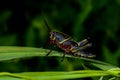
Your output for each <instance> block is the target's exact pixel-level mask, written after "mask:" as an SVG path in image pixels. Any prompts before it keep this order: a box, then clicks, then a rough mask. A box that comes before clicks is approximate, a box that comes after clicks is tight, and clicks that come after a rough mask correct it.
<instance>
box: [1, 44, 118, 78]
mask: <svg viewBox="0 0 120 80" xmlns="http://www.w3.org/2000/svg"><path fill="white" fill-rule="evenodd" d="M46 51H48V50H46V49H39V48H32V47H9V46H4V47H0V61H5V60H13V59H20V58H27V57H33V56H41V57H42V56H43V57H46V56H45V54H46ZM59 54H61V53H59V52H56V51H53V53H52V55H50V56H58V57H60V55H59ZM66 57H71V58H77V60H85V61H87V62H89V63H90V64H92V65H93V66H95V67H98V68H100V69H101V70H77V71H68V72H67V71H46V72H22V73H8V72H1V73H0V79H5V80H10V79H11V80H12V79H13V80H41V79H42V80H50V79H51V80H56V79H57V80H58V79H75V78H85V77H95V76H111V75H112V76H116V77H120V75H119V74H120V68H118V67H116V66H112V65H110V64H108V63H104V62H101V61H97V60H92V59H87V58H78V57H72V56H69V55H66Z"/></svg>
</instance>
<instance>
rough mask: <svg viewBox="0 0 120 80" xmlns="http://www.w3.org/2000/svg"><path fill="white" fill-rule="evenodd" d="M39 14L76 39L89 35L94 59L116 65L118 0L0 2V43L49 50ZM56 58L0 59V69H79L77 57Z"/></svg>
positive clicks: (119, 29)
mask: <svg viewBox="0 0 120 80" xmlns="http://www.w3.org/2000/svg"><path fill="white" fill-rule="evenodd" d="M41 16H44V17H45V19H46V20H47V22H48V24H49V25H50V27H51V28H52V29H55V30H58V31H61V32H63V33H66V34H68V35H70V36H72V38H73V39H75V40H76V41H80V40H82V39H85V38H88V37H90V38H91V42H92V43H93V46H92V47H91V48H90V52H92V53H93V54H95V55H96V58H95V59H97V60H100V61H104V62H107V63H110V64H113V65H116V66H120V63H119V60H120V37H119V34H120V24H119V23H120V0H39V1H37V0H19V1H16V0H4V1H0V46H24V47H37V48H40V47H42V48H46V49H51V47H52V46H51V45H48V42H49V36H50V35H49V32H48V31H47V28H46V27H45V24H44V22H43V20H42V18H41ZM55 50H58V51H61V50H59V49H58V48H57V49H55ZM46 53H47V52H46ZM61 56H62V55H61ZM60 59H61V58H56V57H52V58H44V57H33V58H27V59H20V60H14V61H4V62H0V71H4V72H5V71H8V72H24V71H48V70H50V71H52V70H54V71H55V70H67V71H68V70H79V69H81V68H80V62H79V63H78V61H77V60H73V59H70V60H69V61H67V60H65V61H64V62H62V63H61V62H60ZM73 62H74V63H73ZM8 66H9V67H8Z"/></svg>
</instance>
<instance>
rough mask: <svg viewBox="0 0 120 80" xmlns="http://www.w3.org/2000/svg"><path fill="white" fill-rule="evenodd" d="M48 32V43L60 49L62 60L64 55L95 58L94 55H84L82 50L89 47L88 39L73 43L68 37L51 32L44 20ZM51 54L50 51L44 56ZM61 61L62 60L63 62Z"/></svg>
mask: <svg viewBox="0 0 120 80" xmlns="http://www.w3.org/2000/svg"><path fill="white" fill-rule="evenodd" d="M44 22H45V24H46V26H47V28H48V30H49V31H50V43H51V44H54V45H56V46H58V47H59V48H61V49H62V50H63V51H65V53H64V54H63V59H64V57H65V55H66V54H69V55H72V56H80V57H95V55H93V54H90V53H86V52H85V51H84V50H85V49H86V48H88V47H90V46H91V43H88V39H84V40H82V41H80V42H78V43H77V42H75V41H74V40H73V39H72V37H70V36H69V35H67V34H65V33H62V32H59V31H56V30H51V29H50V27H49V26H48V24H47V22H46V21H45V20H44ZM51 52H52V49H51V50H50V51H49V53H48V54H47V55H46V56H48V55H49V54H50V53H51ZM63 59H62V60H63Z"/></svg>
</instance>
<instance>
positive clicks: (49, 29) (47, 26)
mask: <svg viewBox="0 0 120 80" xmlns="http://www.w3.org/2000/svg"><path fill="white" fill-rule="evenodd" d="M42 18H43V21H44V23H45V25H46V28H47V29H48V31H49V32H50V31H51V28H50V26H49V25H48V23H47V21H46V20H45V18H44V17H43V16H42Z"/></svg>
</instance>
